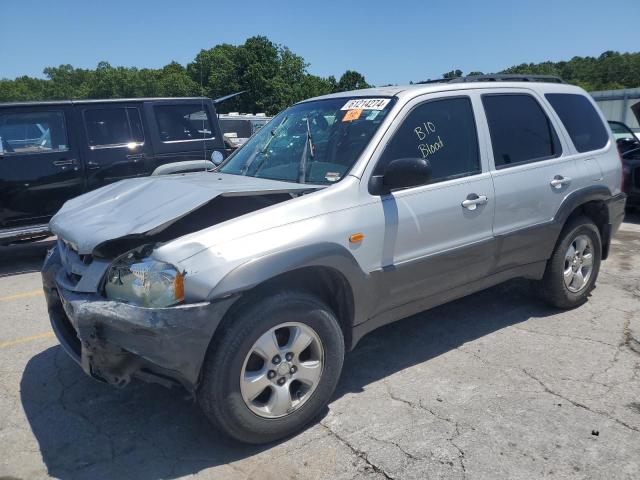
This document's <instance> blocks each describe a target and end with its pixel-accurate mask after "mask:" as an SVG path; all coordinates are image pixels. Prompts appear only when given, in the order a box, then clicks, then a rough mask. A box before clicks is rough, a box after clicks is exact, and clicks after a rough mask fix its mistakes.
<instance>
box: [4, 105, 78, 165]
mask: <svg viewBox="0 0 640 480" xmlns="http://www.w3.org/2000/svg"><path fill="white" fill-rule="evenodd" d="M68 149H69V144H68V143H67V131H66V127H65V120H64V113H63V112H61V111H46V112H20V113H0V152H2V153H3V154H4V155H17V154H32V153H46V152H64V151H67V150H68Z"/></svg>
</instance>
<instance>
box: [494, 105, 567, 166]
mask: <svg viewBox="0 0 640 480" xmlns="http://www.w3.org/2000/svg"><path fill="white" fill-rule="evenodd" d="M482 104H483V105H484V110H485V112H486V114H487V121H488V123H489V133H490V134H491V143H492V145H493V158H494V161H495V165H496V168H506V167H509V166H512V165H518V164H522V163H528V162H535V161H540V160H546V159H549V158H554V157H558V156H560V154H561V153H562V148H561V147H560V141H559V140H558V135H557V134H556V132H555V130H554V128H553V125H551V122H550V121H549V118H547V115H546V114H545V113H544V110H542V107H541V106H540V104H539V103H538V102H537V101H536V99H535V98H533V97H532V96H531V95H524V94H523V95H519V94H504V95H500V94H498V95H494V94H491V95H483V96H482Z"/></svg>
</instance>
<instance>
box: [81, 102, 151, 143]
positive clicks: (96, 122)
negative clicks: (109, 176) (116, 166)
mask: <svg viewBox="0 0 640 480" xmlns="http://www.w3.org/2000/svg"><path fill="white" fill-rule="evenodd" d="M84 125H85V128H86V131H87V141H88V143H89V147H91V148H100V147H117V146H125V145H129V144H131V143H134V144H141V143H143V142H144V134H143V131H142V120H141V119H140V112H139V111H138V109H137V108H134V107H126V108H125V107H115V108H92V109H86V110H85V111H84Z"/></svg>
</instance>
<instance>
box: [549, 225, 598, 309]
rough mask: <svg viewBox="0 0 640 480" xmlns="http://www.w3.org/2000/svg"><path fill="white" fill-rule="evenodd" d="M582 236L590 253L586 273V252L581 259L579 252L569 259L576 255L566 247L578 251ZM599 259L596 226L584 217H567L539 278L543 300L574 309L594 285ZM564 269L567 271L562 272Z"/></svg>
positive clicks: (556, 305) (586, 296)
mask: <svg viewBox="0 0 640 480" xmlns="http://www.w3.org/2000/svg"><path fill="white" fill-rule="evenodd" d="M585 239H586V240H587V241H588V243H589V245H588V248H587V249H585V251H590V254H591V270H590V273H589V274H588V275H587V273H586V272H587V270H586V267H584V266H583V265H586V264H587V263H588V262H587V254H584V255H582V262H581V261H580V255H577V257H578V258H577V260H574V261H572V260H571V259H572V258H575V257H576V255H571V252H572V251H571V250H570V249H571V248H573V252H579V251H580V248H581V245H582V244H583V242H584V240H585ZM576 247H577V248H576ZM601 258H602V240H601V239H600V231H599V230H598V227H596V225H595V224H594V223H593V222H592V221H591V220H590V219H589V218H587V217H583V216H580V217H576V218H574V219H572V220H570V221H569V222H568V223H567V224H566V225H565V227H564V228H563V229H562V233H561V234H560V238H559V240H558V242H557V244H556V247H555V249H554V251H553V254H552V255H551V258H549V260H548V261H547V267H546V270H545V273H544V277H543V278H542V281H541V287H542V295H543V297H544V299H545V300H546V302H547V303H549V305H551V306H553V307H556V308H562V309H568V308H574V307H577V306H579V305H581V304H583V303H584V302H586V301H587V298H588V296H589V293H590V292H591V290H593V288H594V286H595V283H596V279H597V277H598V272H599V271H600V261H601ZM567 267H569V268H570V269H571V272H569V269H568V268H567ZM578 270H580V275H582V283H581V281H580V278H579V276H577V275H575V274H576V273H577V271H578ZM567 272H569V273H568V274H566V273H567ZM572 272H573V273H572ZM565 279H566V280H565ZM568 282H569V285H568V284H567V283H568ZM580 285H581V286H580Z"/></svg>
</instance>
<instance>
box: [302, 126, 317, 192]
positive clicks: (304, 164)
mask: <svg viewBox="0 0 640 480" xmlns="http://www.w3.org/2000/svg"><path fill="white" fill-rule="evenodd" d="M305 122H306V124H307V139H306V140H305V142H304V150H303V151H302V158H301V159H300V166H299V168H298V183H306V176H307V151H309V153H310V154H311V158H314V157H315V156H316V153H315V149H316V147H315V145H314V144H313V137H312V136H311V127H310V126H309V117H307V118H305Z"/></svg>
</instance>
